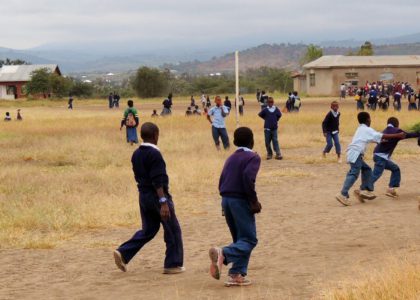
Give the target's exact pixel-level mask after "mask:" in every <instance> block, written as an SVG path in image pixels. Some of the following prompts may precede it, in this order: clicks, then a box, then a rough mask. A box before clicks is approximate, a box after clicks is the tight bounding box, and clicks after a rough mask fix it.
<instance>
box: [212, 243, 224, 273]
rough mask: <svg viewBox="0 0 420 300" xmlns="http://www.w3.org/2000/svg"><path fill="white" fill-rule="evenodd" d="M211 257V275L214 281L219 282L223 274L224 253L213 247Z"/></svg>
mask: <svg viewBox="0 0 420 300" xmlns="http://www.w3.org/2000/svg"><path fill="white" fill-rule="evenodd" d="M209 257H210V261H211V265H210V275H211V277H213V278H214V279H217V280H219V279H220V274H221V273H222V266H223V261H224V259H225V258H224V257H223V251H222V249H221V248H219V247H213V248H210V250H209Z"/></svg>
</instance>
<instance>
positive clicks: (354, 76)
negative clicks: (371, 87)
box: [345, 72, 359, 79]
mask: <svg viewBox="0 0 420 300" xmlns="http://www.w3.org/2000/svg"><path fill="white" fill-rule="evenodd" d="M345 75H346V78H347V79H357V78H358V77H359V73H355V72H349V73H346V74H345Z"/></svg>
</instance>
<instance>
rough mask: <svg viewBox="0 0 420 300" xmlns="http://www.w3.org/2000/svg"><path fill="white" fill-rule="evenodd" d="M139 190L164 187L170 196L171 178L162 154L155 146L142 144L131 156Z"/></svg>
mask: <svg viewBox="0 0 420 300" xmlns="http://www.w3.org/2000/svg"><path fill="white" fill-rule="evenodd" d="M131 163H132V164H133V171H134V178H135V179H136V181H137V187H138V189H139V192H154V193H156V189H157V188H160V187H162V188H163V190H164V192H165V194H166V195H168V196H169V178H168V174H167V173H166V164H165V161H164V160H163V157H162V154H161V153H160V152H159V151H158V150H156V149H155V148H153V147H149V146H140V147H139V148H138V149H137V150H136V151H134V153H133V156H132V158H131Z"/></svg>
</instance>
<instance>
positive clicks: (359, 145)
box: [335, 112, 405, 206]
mask: <svg viewBox="0 0 420 300" xmlns="http://www.w3.org/2000/svg"><path fill="white" fill-rule="evenodd" d="M357 120H358V121H359V124H360V125H359V128H357V130H356V133H355V134H354V136H353V140H352V142H351V144H350V145H349V146H348V148H347V162H348V163H349V164H350V171H349V172H348V173H347V176H346V179H345V181H344V184H343V188H342V190H341V192H340V193H338V194H337V195H336V197H335V198H336V200H337V201H338V202H340V203H341V204H343V205H344V206H350V205H351V200H350V199H349V198H350V196H349V190H350V188H351V187H352V186H353V185H354V183H355V182H356V180H357V178H358V177H359V174H360V172H361V173H362V184H361V186H360V190H356V191H354V193H355V195H356V196H357V198H358V199H359V201H360V202H364V199H368V200H373V199H375V198H376V196H375V195H374V194H373V193H372V192H373V182H372V169H371V168H370V167H369V165H368V164H366V163H365V161H364V160H363V156H364V153H365V151H366V147H367V145H368V144H369V143H378V144H379V143H380V142H381V140H382V139H393V138H397V139H402V138H405V133H404V132H401V133H397V134H383V133H380V132H377V131H376V130H374V129H372V128H371V127H370V123H371V119H370V115H369V113H367V112H360V113H359V114H358V115H357Z"/></svg>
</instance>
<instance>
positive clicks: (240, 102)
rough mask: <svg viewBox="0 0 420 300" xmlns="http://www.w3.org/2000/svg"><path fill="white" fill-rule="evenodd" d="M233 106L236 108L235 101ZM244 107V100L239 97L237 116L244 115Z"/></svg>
mask: <svg viewBox="0 0 420 300" xmlns="http://www.w3.org/2000/svg"><path fill="white" fill-rule="evenodd" d="M235 106H236V100H235ZM244 106H245V99H244V97H242V96H241V95H239V115H241V116H243V115H244Z"/></svg>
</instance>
